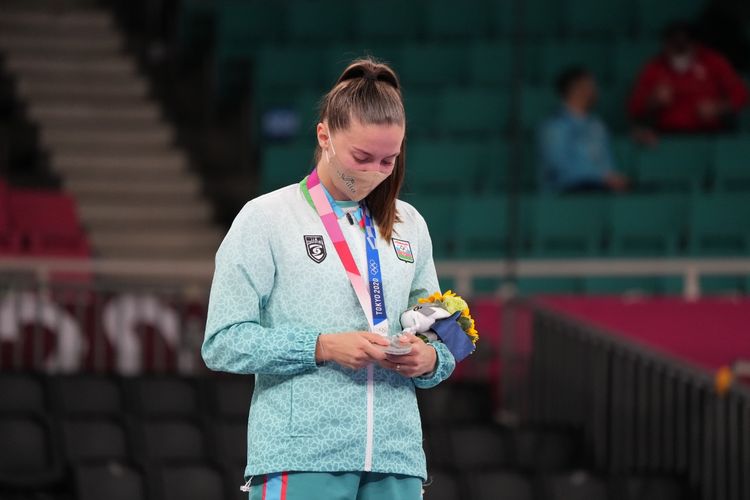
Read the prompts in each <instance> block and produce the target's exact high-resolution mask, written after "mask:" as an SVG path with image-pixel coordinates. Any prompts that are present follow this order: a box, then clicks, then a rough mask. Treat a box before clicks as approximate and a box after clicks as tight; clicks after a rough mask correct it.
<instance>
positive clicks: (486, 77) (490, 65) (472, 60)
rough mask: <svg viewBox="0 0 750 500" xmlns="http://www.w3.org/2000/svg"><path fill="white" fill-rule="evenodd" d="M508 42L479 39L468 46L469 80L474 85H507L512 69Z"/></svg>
mask: <svg viewBox="0 0 750 500" xmlns="http://www.w3.org/2000/svg"><path fill="white" fill-rule="evenodd" d="M511 56H512V55H511V48H510V44H509V43H508V42H496V41H491V42H488V41H479V42H474V43H472V44H471V45H470V46H469V54H468V57H469V80H470V81H471V84H472V85H476V86H483V85H486V86H492V87H499V86H507V85H509V84H510V82H511V79H512V76H513V71H512V67H511V64H512V59H511Z"/></svg>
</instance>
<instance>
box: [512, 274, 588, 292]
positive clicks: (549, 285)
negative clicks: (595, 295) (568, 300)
mask: <svg viewBox="0 0 750 500" xmlns="http://www.w3.org/2000/svg"><path fill="white" fill-rule="evenodd" d="M517 287H518V292H519V293H520V294H521V295H543V294H573V293H574V294H581V293H583V292H584V291H585V288H584V281H583V279H581V278H567V277H563V278H561V277H528V276H524V277H520V278H518V282H517Z"/></svg>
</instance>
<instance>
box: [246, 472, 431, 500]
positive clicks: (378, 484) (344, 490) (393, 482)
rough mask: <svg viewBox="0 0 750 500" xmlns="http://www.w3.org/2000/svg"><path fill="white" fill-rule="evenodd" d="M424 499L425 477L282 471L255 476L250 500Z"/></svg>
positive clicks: (372, 473) (373, 473) (367, 473)
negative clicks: (423, 479)
mask: <svg viewBox="0 0 750 500" xmlns="http://www.w3.org/2000/svg"><path fill="white" fill-rule="evenodd" d="M384 499H387V500H421V499H422V479H420V478H418V477H414V476H403V475H399V474H381V473H377V472H280V473H276V474H264V475H261V476H255V477H253V478H252V481H250V500H384Z"/></svg>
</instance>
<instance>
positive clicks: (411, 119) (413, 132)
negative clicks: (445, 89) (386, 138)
mask: <svg viewBox="0 0 750 500" xmlns="http://www.w3.org/2000/svg"><path fill="white" fill-rule="evenodd" d="M403 95H404V108H405V110H406V128H407V135H408V137H409V138H410V139H411V138H413V137H415V136H417V137H418V136H426V135H433V134H435V133H436V132H437V131H438V130H439V127H440V124H438V122H437V114H438V112H437V110H438V103H439V99H438V98H439V94H438V92H436V91H432V90H421V89H420V90H410V89H408V88H407V89H405V90H404V94H403Z"/></svg>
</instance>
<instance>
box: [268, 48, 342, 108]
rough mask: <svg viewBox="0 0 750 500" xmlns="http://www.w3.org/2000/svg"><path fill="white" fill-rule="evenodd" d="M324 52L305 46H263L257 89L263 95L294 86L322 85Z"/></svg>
mask: <svg viewBox="0 0 750 500" xmlns="http://www.w3.org/2000/svg"><path fill="white" fill-rule="evenodd" d="M324 62H325V61H324V52H323V51H322V50H321V49H317V48H310V47H305V46H298V45H292V46H276V45H270V46H265V47H262V48H261V49H260V51H259V52H258V57H257V64H256V67H255V78H254V84H255V87H254V91H255V95H256V96H262V94H263V93H265V92H267V91H271V90H273V91H283V90H284V89H290V88H293V89H294V88H297V89H298V88H305V87H307V88H319V87H322V86H325V85H326V84H330V82H326V81H325V66H324Z"/></svg>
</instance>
